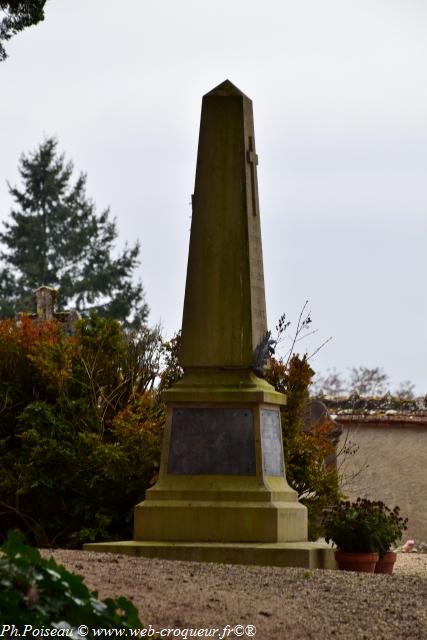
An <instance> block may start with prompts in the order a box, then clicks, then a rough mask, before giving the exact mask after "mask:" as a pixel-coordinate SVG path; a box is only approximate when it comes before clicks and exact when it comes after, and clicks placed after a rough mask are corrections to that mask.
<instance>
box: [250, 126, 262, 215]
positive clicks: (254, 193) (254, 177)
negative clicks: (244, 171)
mask: <svg viewBox="0 0 427 640" xmlns="http://www.w3.org/2000/svg"><path fill="white" fill-rule="evenodd" d="M247 159H248V162H249V164H250V166H251V183H252V215H254V216H256V215H258V214H259V210H258V207H259V204H258V202H259V201H258V181H257V175H256V167H257V165H258V156H257V154H256V153H255V145H254V139H253V137H252V136H249V149H248V152H247Z"/></svg>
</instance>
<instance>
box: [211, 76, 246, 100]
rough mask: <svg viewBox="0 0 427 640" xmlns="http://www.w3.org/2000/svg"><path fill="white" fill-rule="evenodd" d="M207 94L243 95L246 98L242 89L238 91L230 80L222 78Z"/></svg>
mask: <svg viewBox="0 0 427 640" xmlns="http://www.w3.org/2000/svg"><path fill="white" fill-rule="evenodd" d="M206 95H207V96H244V97H245V98H247V97H248V96H246V95H245V94H244V93H243V91H240V89H238V88H237V87H236V86H235V85H234V84H233V83H232V82H230V80H224V82H221V84H219V85H218V86H217V87H214V88H213V89H212V90H211V91H209V93H207V94H206Z"/></svg>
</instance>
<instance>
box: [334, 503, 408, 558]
mask: <svg viewBox="0 0 427 640" xmlns="http://www.w3.org/2000/svg"><path fill="white" fill-rule="evenodd" d="M399 514H400V510H399V507H395V508H394V509H393V510H391V509H389V508H388V507H387V506H386V505H385V504H384V503H383V502H380V501H371V500H367V499H362V498H357V500H356V502H350V501H343V502H340V503H339V504H338V505H336V506H335V507H333V508H331V509H329V510H328V511H327V512H326V513H325V516H324V521H323V525H324V529H325V538H326V542H331V541H332V542H333V543H334V544H336V546H337V547H338V549H340V550H341V551H346V552H350V553H372V552H377V551H378V552H379V554H380V557H382V556H383V555H384V554H385V553H386V552H387V551H389V550H390V548H391V546H392V545H393V544H395V543H396V542H398V541H399V540H400V538H401V537H402V533H403V531H404V529H406V524H407V519H405V520H404V519H403V518H401V517H400V515H399Z"/></svg>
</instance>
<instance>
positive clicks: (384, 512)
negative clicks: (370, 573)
mask: <svg viewBox="0 0 427 640" xmlns="http://www.w3.org/2000/svg"><path fill="white" fill-rule="evenodd" d="M378 507H379V508H378V536H379V546H378V551H379V556H380V557H379V559H378V562H377V564H376V566H375V573H388V574H390V575H391V574H392V573H393V566H394V563H395V562H396V557H397V556H396V553H395V552H394V551H392V550H391V549H392V547H393V546H394V545H395V544H396V543H397V542H399V541H400V539H401V538H402V534H403V531H404V530H405V529H406V528H407V524H408V518H405V519H403V518H402V517H401V515H400V509H399V507H397V506H396V507H394V509H393V510H391V509H389V508H388V507H387V506H386V505H385V504H383V503H382V502H379V503H378Z"/></svg>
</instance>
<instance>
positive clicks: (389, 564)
mask: <svg viewBox="0 0 427 640" xmlns="http://www.w3.org/2000/svg"><path fill="white" fill-rule="evenodd" d="M396 558H397V555H396V554H395V553H394V551H387V553H385V554H384V556H383V557H382V558H379V559H378V562H377V564H376V565H375V573H387V574H388V575H389V576H391V574H392V573H393V567H394V563H395V562H396Z"/></svg>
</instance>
